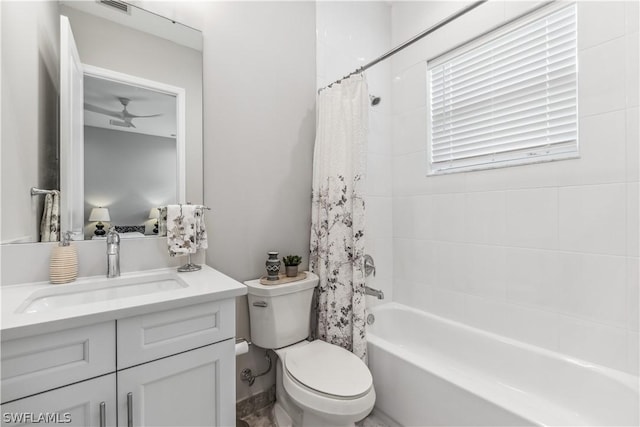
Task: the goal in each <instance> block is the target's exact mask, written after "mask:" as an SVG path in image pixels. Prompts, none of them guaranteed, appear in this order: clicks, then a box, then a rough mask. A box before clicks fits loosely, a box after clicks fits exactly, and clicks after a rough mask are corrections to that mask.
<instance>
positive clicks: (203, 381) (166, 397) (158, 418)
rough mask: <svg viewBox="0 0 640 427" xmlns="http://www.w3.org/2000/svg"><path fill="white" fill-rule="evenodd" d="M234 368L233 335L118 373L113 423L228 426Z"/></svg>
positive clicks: (232, 408) (232, 413) (232, 418)
mask: <svg viewBox="0 0 640 427" xmlns="http://www.w3.org/2000/svg"><path fill="white" fill-rule="evenodd" d="M234 372H235V343H234V342H233V339H229V340H226V341H222V342H220V343H217V344H213V345H208V346H205V347H201V348H198V349H195V350H191V351H187V352H184V353H180V354H177V355H175V356H171V357H166V358H164V359H160V360H156V361H154V362H150V363H145V364H144V365H139V366H134V367H132V368H128V369H124V370H122V371H118V424H119V425H120V426H127V425H132V426H135V427H142V426H147V427H152V426H153V427H160V426H182V427H186V426H233V425H235V395H236V393H235V380H234ZM129 417H130V418H131V422H130V423H128V418H129Z"/></svg>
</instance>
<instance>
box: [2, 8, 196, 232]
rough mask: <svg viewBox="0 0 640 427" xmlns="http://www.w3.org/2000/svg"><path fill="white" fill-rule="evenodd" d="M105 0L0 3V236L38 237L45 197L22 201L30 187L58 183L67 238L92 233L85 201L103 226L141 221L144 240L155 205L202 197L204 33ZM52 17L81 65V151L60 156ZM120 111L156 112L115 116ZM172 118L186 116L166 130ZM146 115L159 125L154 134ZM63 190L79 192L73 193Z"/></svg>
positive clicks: (58, 54) (63, 110)
mask: <svg viewBox="0 0 640 427" xmlns="http://www.w3.org/2000/svg"><path fill="white" fill-rule="evenodd" d="M105 3H108V4H110V5H111V6H106V5H104V4H101V3H100V2H96V1H93V0H87V1H68V2H67V1H62V2H60V3H55V2H48V1H39V2H1V3H0V8H1V12H0V17H1V19H2V23H1V24H2V27H1V30H2V39H1V41H2V89H3V91H2V126H1V129H2V153H1V154H2V156H1V159H2V171H1V172H2V208H1V209H2V211H1V215H0V241H1V242H2V243H18V242H36V241H39V238H40V236H39V234H40V230H39V229H40V221H41V218H42V213H43V204H44V196H41V195H40V196H31V194H30V188H31V187H37V188H42V189H47V190H48V189H60V190H61V194H60V220H61V222H62V224H61V229H63V230H65V231H66V230H67V229H70V227H69V225H70V224H71V223H72V220H71V219H72V218H73V215H74V214H73V212H74V211H75V212H76V214H75V216H76V223H77V222H80V226H79V228H78V227H77V226H75V227H76V228H74V231H75V232H76V237H75V238H83V237H84V238H92V236H93V235H94V231H95V229H96V223H97V221H89V218H90V217H91V212H92V211H93V208H99V207H102V208H107V209H109V214H110V223H109V224H107V225H116V226H136V227H138V228H139V227H142V230H144V231H143V233H141V234H142V235H146V236H155V235H157V234H156V233H154V228H155V227H154V225H155V222H156V219H154V218H153V209H154V208H156V207H158V206H161V205H164V204H168V203H177V202H186V201H190V202H193V203H202V199H203V190H202V35H201V33H200V32H199V31H197V30H194V29H192V28H189V27H186V26H184V25H181V24H178V23H175V22H174V21H172V20H170V19H167V18H163V17H161V16H159V15H157V14H154V13H150V12H147V11H144V10H143V9H140V8H138V7H135V6H132V5H130V4H121V3H119V2H113V1H110V2H105ZM113 6H117V7H120V6H122V7H126V10H125V11H123V10H118V9H117V8H113ZM59 15H65V16H67V17H68V20H69V23H70V26H71V31H72V33H73V36H74V38H75V42H76V46H77V51H78V57H79V61H80V63H81V65H82V67H83V70H84V72H83V74H84V80H85V82H84V84H83V89H84V97H83V99H82V104H83V105H82V107H81V109H80V114H81V115H82V119H83V121H84V125H83V126H82V138H81V140H80V143H79V144H81V145H80V147H81V151H80V152H78V151H77V150H76V151H75V152H68V150H69V148H68V147H67V146H65V144H66V143H68V141H69V138H67V137H63V135H66V134H65V126H68V125H67V124H66V123H65V122H63V119H62V118H63V117H65V114H67V113H68V109H69V106H68V105H66V104H64V103H63V102H62V101H63V98H64V96H63V94H62V93H61V83H62V80H64V77H65V76H63V75H60V73H59V71H58V70H59V66H60V62H62V61H63V57H62V56H63V52H62V51H61V49H60V41H59V39H60V35H61V28H60V18H59ZM34 18H35V19H34ZM100 81H102V84H101V83H99V82H100ZM118 85H120V86H118ZM180 91H182V95H180ZM58 97H60V107H59V108H58ZM125 103H126V105H125ZM181 103H182V112H180V108H181V107H180V105H181ZM169 104H172V105H173V108H174V109H175V112H171V110H170V108H171V107H168V105H169ZM85 105H87V106H88V107H87V108H88V110H86V109H85V108H84V106H85ZM156 106H157V107H156ZM167 108H169V110H168V109H167ZM125 110H126V111H127V112H128V113H130V114H132V115H136V116H154V115H155V114H163V116H156V117H144V118H143V117H136V118H131V117H129V118H128V119H125V118H124V115H123V114H120V113H123V111H125ZM116 113H117V114H120V116H119V117H117V116H116ZM180 113H182V117H184V122H183V123H182V125H180V120H179V119H176V120H175V121H174V122H175V124H174V125H173V126H174V130H173V131H171V129H170V128H171V126H172V125H171V123H169V122H172V121H173V120H167V117H168V116H170V115H172V116H173V117H176V118H178V117H179V116H180ZM109 114H111V116H109ZM59 117H60V120H59V119H58V118H59ZM159 119H160V120H159ZM154 121H155V123H156V125H158V123H160V125H161V128H159V129H155V130H154V129H153V126H152V125H153V122H154ZM146 122H148V123H146ZM167 126H168V127H167ZM180 126H182V130H181V128H180ZM67 130H68V129H67ZM132 131H133V132H132ZM58 133H59V134H60V138H58ZM77 133H79V131H77V129H76V134H77ZM181 133H182V136H183V140H182V142H181V141H179V139H180V135H181ZM172 134H175V136H173V137H172V136H171V135H172ZM116 135H119V136H120V137H119V139H117V138H115V136H116ZM58 141H60V142H58ZM106 144H110V145H106ZM153 144H156V145H153ZM116 147H117V148H116ZM154 147H155V148H154ZM79 153H82V154H81V155H79ZM80 159H81V161H79V160H80ZM181 165H182V166H181ZM65 182H66V183H67V184H66V185H65ZM70 185H71V186H73V187H74V189H76V190H77V187H82V191H80V192H78V191H76V192H75V193H76V195H74V192H73V189H70V188H69V186H70ZM78 193H79V195H77V194H78ZM25 196H26V197H25ZM70 206H71V207H73V209H72V208H70ZM78 212H79V214H78ZM65 218H66V221H68V222H66V223H65ZM65 226H66V227H67V228H65ZM78 234H79V235H80V236H78Z"/></svg>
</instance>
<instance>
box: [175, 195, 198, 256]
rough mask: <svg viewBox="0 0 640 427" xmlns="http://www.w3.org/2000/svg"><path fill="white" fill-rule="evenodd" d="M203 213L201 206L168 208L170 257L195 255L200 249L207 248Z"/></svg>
mask: <svg viewBox="0 0 640 427" xmlns="http://www.w3.org/2000/svg"><path fill="white" fill-rule="evenodd" d="M203 213H204V207H203V206H201V205H168V206H167V244H168V246H169V255H171V256H176V255H180V254H195V253H196V251H197V250H198V249H206V248H207V246H208V245H207V232H206V230H205V226H204V215H203Z"/></svg>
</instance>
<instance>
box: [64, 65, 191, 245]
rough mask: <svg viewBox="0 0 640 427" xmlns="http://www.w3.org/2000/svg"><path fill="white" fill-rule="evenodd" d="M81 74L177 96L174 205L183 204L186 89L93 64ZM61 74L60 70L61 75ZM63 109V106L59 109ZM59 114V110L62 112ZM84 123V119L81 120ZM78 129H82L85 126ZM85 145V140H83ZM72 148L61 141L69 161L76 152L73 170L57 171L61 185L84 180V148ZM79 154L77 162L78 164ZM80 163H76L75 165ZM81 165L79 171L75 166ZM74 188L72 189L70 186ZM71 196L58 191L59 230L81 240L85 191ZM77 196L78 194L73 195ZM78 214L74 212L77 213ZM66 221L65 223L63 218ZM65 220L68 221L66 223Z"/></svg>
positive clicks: (67, 139) (71, 145)
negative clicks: (61, 220)
mask: <svg viewBox="0 0 640 427" xmlns="http://www.w3.org/2000/svg"><path fill="white" fill-rule="evenodd" d="M82 68H83V72H84V75H85V76H91V77H97V78H100V79H106V80H112V81H116V82H119V83H124V84H128V85H132V86H137V87H140V88H143V89H149V90H152V91H155V92H162V93H165V94H167V95H173V96H175V97H176V114H177V118H176V125H177V129H176V145H177V147H176V148H177V165H176V170H177V175H178V176H177V177H176V182H177V198H178V200H176V203H185V198H186V193H187V191H186V172H187V170H186V101H185V96H186V93H185V90H184V89H183V88H180V87H176V86H171V85H167V84H164V83H160V82H156V81H153V80H147V79H143V78H140V77H136V76H131V75H129V74H124V73H120V72H117V71H113V70H108V69H105V68H99V67H95V66H92V65H87V64H83V65H82ZM62 72H63V71H62V70H61V73H62ZM62 107H64V106H62ZM83 111H84V110H83ZM61 112H62V111H61ZM82 121H83V122H84V120H82ZM76 126H78V125H77V124H73V125H72V126H71V127H72V128H73V129H77V127H76ZM80 127H82V128H83V127H84V123H82V125H81V126H80ZM83 143H84V141H83ZM75 145H76V146H75V147H74V144H73V140H72V138H61V140H60V147H61V150H60V151H61V154H66V155H67V156H69V157H70V158H74V156H73V153H76V160H75V161H74V165H75V166H76V167H75V168H74V167H73V165H70V166H72V167H69V168H60V182H61V184H62V183H72V182H76V183H77V182H78V180H82V181H84V157H82V153H83V151H80V150H84V146H83V144H79V146H78V144H75ZM78 151H80V153H79V157H80V160H79V161H78V158H77V157H78ZM78 162H79V164H78ZM79 165H80V166H82V167H81V168H79V169H80V170H77V169H78V166H79ZM71 188H73V187H71ZM70 193H71V194H65V192H64V191H62V188H61V194H62V195H61V197H62V198H63V200H65V199H66V200H67V201H66V202H64V203H63V204H61V209H62V212H61V218H62V219H63V222H62V223H61V226H62V227H63V228H62V229H61V231H63V232H64V231H67V230H71V231H72V233H73V238H74V240H82V239H84V237H83V236H84V225H85V224H84V222H85V221H84V189H83V191H81V192H80V191H76V192H74V191H70ZM76 193H79V194H76ZM65 209H69V210H71V212H65V211H64V210H65ZM78 210H79V212H76V211H78ZM65 218H67V220H66V221H65V220H64V219H65ZM79 218H81V219H82V220H81V223H80V224H77V222H79V221H80V220H79ZM67 221H68V222H67Z"/></svg>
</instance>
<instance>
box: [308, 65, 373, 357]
mask: <svg viewBox="0 0 640 427" xmlns="http://www.w3.org/2000/svg"><path fill="white" fill-rule="evenodd" d="M368 100H369V94H368V90H367V82H366V79H365V77H364V75H354V76H351V77H349V78H348V79H345V80H343V81H342V83H340V84H334V85H333V86H332V87H331V88H327V89H325V90H323V91H322V92H321V93H320V96H319V99H318V109H319V117H318V126H317V134H316V142H315V149H314V156H313V193H312V208H311V256H310V267H311V271H313V272H314V273H316V274H317V275H318V276H319V277H320V284H319V285H318V288H317V290H316V292H317V293H316V298H315V301H316V303H315V310H316V314H317V324H316V325H315V326H316V333H315V335H316V337H317V338H320V339H322V340H324V341H327V342H329V343H331V344H336V345H339V346H341V347H344V348H346V349H347V350H349V351H352V352H353V353H354V354H355V355H357V356H358V357H360V358H361V359H363V360H364V361H365V362H366V350H367V344H366V337H365V298H364V286H365V275H364V261H363V257H364V196H363V186H364V178H365V172H366V145H367V128H368V107H369V104H368Z"/></svg>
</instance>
